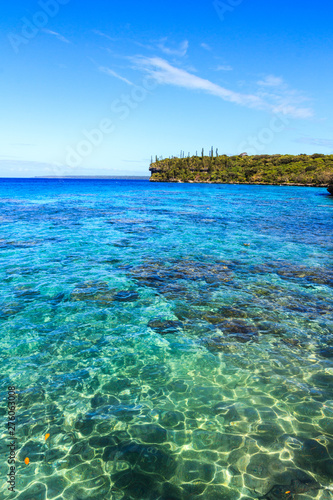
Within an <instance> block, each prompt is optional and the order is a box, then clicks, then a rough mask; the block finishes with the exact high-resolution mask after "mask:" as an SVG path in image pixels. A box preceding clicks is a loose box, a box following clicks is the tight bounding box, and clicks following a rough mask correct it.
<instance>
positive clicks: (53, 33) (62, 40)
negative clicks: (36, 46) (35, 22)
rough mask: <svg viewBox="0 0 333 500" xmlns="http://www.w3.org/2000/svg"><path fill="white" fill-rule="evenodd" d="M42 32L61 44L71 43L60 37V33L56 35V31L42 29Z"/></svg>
mask: <svg viewBox="0 0 333 500" xmlns="http://www.w3.org/2000/svg"><path fill="white" fill-rule="evenodd" d="M43 32H44V33H47V34H48V35H52V36H56V37H57V38H58V40H60V41H61V42H64V43H71V42H70V41H69V40H68V39H67V38H65V37H64V36H62V35H60V33H57V32H56V31H51V30H47V29H43Z"/></svg>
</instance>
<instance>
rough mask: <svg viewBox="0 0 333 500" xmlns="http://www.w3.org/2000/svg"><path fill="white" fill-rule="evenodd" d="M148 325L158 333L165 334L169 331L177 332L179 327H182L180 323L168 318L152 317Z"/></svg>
mask: <svg viewBox="0 0 333 500" xmlns="http://www.w3.org/2000/svg"><path fill="white" fill-rule="evenodd" d="M148 326H149V328H152V330H155V332H157V333H159V334H160V335H167V334H169V333H178V332H179V329H180V328H181V327H182V323H181V322H180V321H174V320H170V319H168V320H162V319H152V320H150V321H149V323H148Z"/></svg>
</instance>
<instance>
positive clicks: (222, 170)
mask: <svg viewBox="0 0 333 500" xmlns="http://www.w3.org/2000/svg"><path fill="white" fill-rule="evenodd" d="M149 170H150V171H151V177H150V181H153V182H203V183H222V184H278V185H281V184H282V185H301V186H328V185H330V184H333V155H322V154H313V155H311V156H309V155H303V154H302V155H298V156H294V155H255V156H247V155H246V156H245V155H240V156H226V155H218V156H213V154H211V155H210V156H203V155H202V156H191V157H190V156H189V157H187V158H165V159H163V160H158V159H157V158H156V161H155V162H152V163H151V164H150V167H149Z"/></svg>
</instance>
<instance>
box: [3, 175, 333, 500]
mask: <svg viewBox="0 0 333 500" xmlns="http://www.w3.org/2000/svg"><path fill="white" fill-rule="evenodd" d="M332 217H333V198H332V197H331V198H330V197H329V196H327V195H326V190H325V189H315V188H298V187H288V188H286V187H266V186H228V185H224V186H221V185H220V186H207V185H179V184H153V183H151V184H150V183H149V182H141V181H135V182H133V181H132V182H129V181H105V180H104V181H79V180H76V181H73V180H72V181H65V182H63V181H62V182H59V181H56V180H46V181H44V180H24V181H22V180H1V181H0V222H1V235H0V289H1V294H0V296H1V302H0V328H1V357H0V366H1V370H0V373H1V379H0V380H1V392H2V394H1V395H2V402H3V403H2V405H3V406H2V415H3V417H2V418H3V420H5V419H6V407H5V406H4V404H5V402H6V396H7V387H8V386H9V385H15V386H16V388H17V390H18V392H19V396H18V407H17V432H16V436H17V438H18V455H17V462H16V466H17V477H16V488H17V494H16V495H13V494H10V495H8V493H9V492H7V491H6V488H7V487H6V485H3V487H2V489H1V490H0V498H19V499H25V500H37V499H38V500H39V499H55V498H57V499H58V500H60V499H64V500H74V499H75V500H83V499H99V500H101V499H110V498H111V499H116V500H118V499H119V500H120V499H124V500H129V499H152V500H155V499H156V500H157V499H160V500H167V499H169V500H172V499H173V500H178V499H179V500H180V499H184V500H187V499H189V500H190V499H197V498H198V499H204V500H206V499H207V500H208V499H211V500H215V499H217V500H218V499H222V498H223V499H231V500H234V499H235V500H236V499H238V498H240V497H244V498H245V497H246V498H256V497H257V496H259V495H260V494H261V495H264V494H266V493H267V492H268V491H269V490H270V489H271V488H272V487H273V486H274V485H275V484H280V485H291V486H290V487H289V488H288V490H286V491H291V493H290V494H288V495H286V494H285V492H284V491H282V493H281V492H276V491H275V490H273V493H271V496H270V497H269V500H276V499H278V498H288V500H290V498H294V496H295V492H296V490H297V484H298V490H300V489H301V487H300V486H299V485H300V484H303V485H304V483H300V481H305V480H306V481H314V480H316V481H318V482H320V483H321V484H322V485H323V486H325V487H327V486H329V485H330V483H331V481H332V477H333V362H332V361H333V321H332V320H333V314H332V311H333V270H332V251H333V239H332V234H333V223H332ZM46 433H50V438H49V439H48V440H47V442H46V443H45V440H44V435H45V434H46ZM2 438H3V439H2V440H1V441H2V444H1V448H2V450H1V451H2V456H3V457H5V458H4V459H3V460H2V462H1V464H0V471H1V474H2V477H5V476H6V474H7V472H8V466H7V464H6V462H5V460H6V454H7V451H6V450H7V449H6V444H7V442H8V435H7V432H6V431H5V432H4V433H3V434H2ZM26 457H29V459H30V464H29V465H28V466H26V465H25V464H24V459H25V458H26ZM292 481H294V482H292ZM295 481H296V482H295ZM297 481H298V483H297ZM303 489H304V488H303ZM305 489H307V488H305ZM310 497H317V498H323V499H325V498H330V494H329V493H328V492H326V491H322V490H320V491H318V490H313V491H312V490H310V491H306V492H303V495H302V497H299V498H304V499H305V498H310Z"/></svg>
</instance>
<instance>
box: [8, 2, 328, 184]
mask: <svg viewBox="0 0 333 500" xmlns="http://www.w3.org/2000/svg"><path fill="white" fill-rule="evenodd" d="M1 9H2V12H1V14H2V15H1V19H0V32H1V35H0V44H1V56H0V92H1V98H2V99H1V100H2V104H1V118H2V119H1V122H0V127H1V128H0V144H1V147H0V175H1V176H3V177H5V176H7V177H8V176H9V177H11V176H12V177H29V176H35V175H94V174H95V175H112V174H117V175H121V174H123V175H128V174H136V175H148V167H149V163H150V157H151V155H153V156H154V157H155V155H158V156H163V157H165V156H170V155H178V154H179V152H180V150H184V151H185V154H187V153H188V152H190V153H191V154H195V152H196V151H198V152H200V151H201V148H202V147H204V148H205V152H206V153H208V150H209V149H210V147H211V146H214V148H218V150H219V153H220V154H222V153H226V154H229V155H231V154H237V153H241V152H243V151H246V152H248V153H249V154H266V153H267V154H274V153H290V154H299V153H309V154H312V153H315V152H319V153H325V154H329V153H332V151H333V124H332V118H333V99H332V93H333V90H332V89H333V87H332V80H333V78H332V77H333V50H332V48H333V47H332V39H333V37H332V27H331V20H332V14H333V5H332V3H331V2H330V1H328V0H325V1H323V0H319V1H317V2H316V3H315V2H313V1H308V0H303V1H298V0H294V1H293V2H290V1H287V0H280V1H275V0H272V1H271V2H263V1H262V0H261V1H259V0H215V1H203V0H202V1H201V0H200V1H196V0H194V1H192V2H191V3H188V2H180V1H174V0H169V1H168V2H165V1H161V2H148V1H147V0H141V1H140V2H137V1H132V0H128V1H120V0H115V1H112V2H109V1H108V2H107V1H101V0H95V1H94V2H93V1H91V0H85V1H83V0H40V1H33V0H16V1H15V2H13V3H12V4H10V3H7V4H5V5H3V6H2V8H1Z"/></svg>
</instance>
